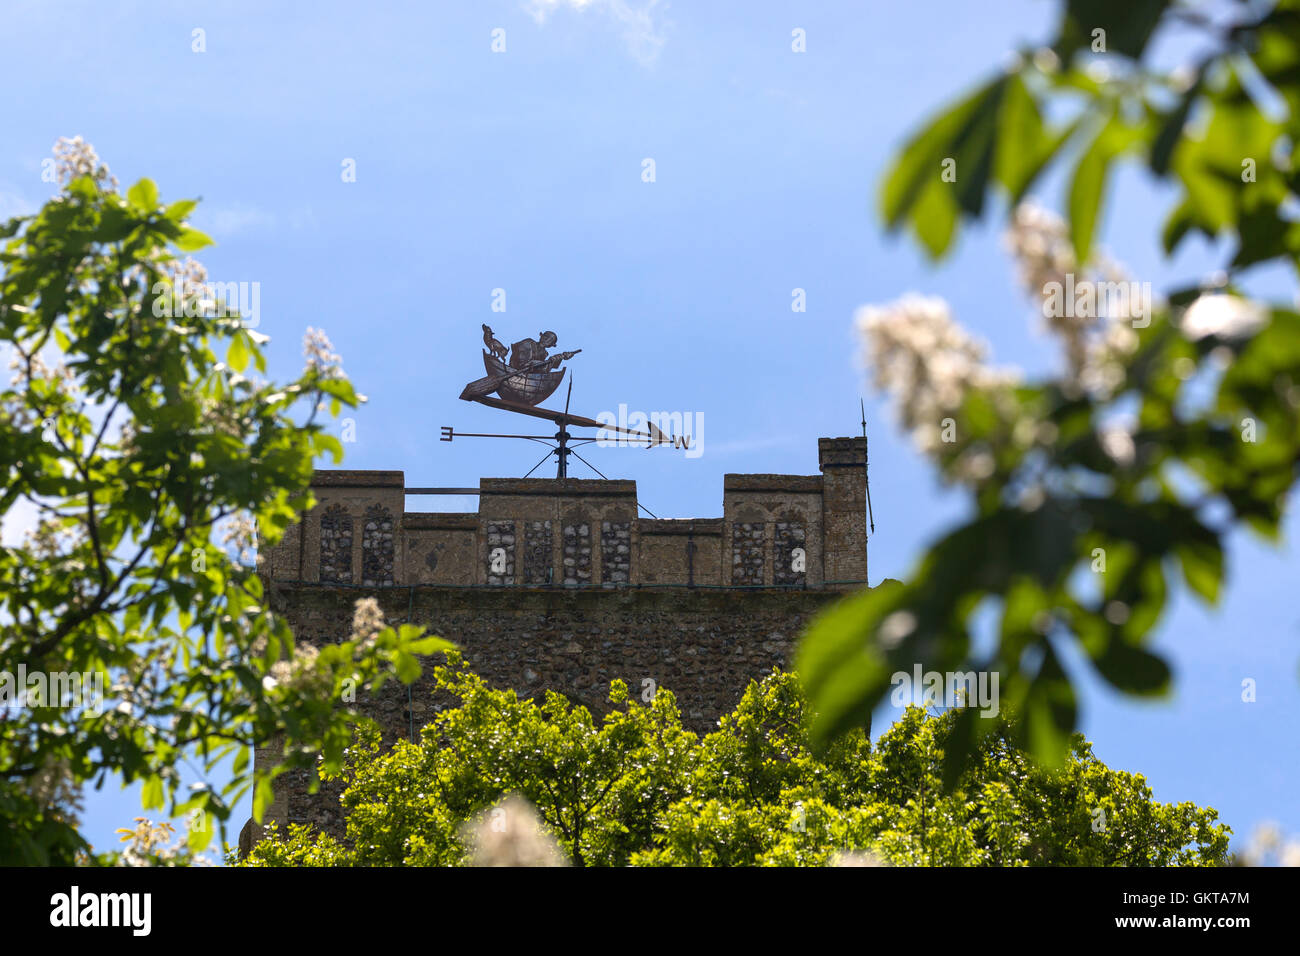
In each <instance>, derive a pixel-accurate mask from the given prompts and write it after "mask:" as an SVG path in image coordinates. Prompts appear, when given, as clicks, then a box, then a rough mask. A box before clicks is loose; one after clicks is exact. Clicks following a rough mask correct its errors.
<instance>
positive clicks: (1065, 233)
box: [1004, 203, 1138, 399]
mask: <svg viewBox="0 0 1300 956" xmlns="http://www.w3.org/2000/svg"><path fill="white" fill-rule="evenodd" d="M1004 241H1005V244H1006V247H1007V248H1008V250H1009V251H1010V252H1011V254H1012V255H1013V256H1014V257H1015V259H1016V267H1017V269H1016V271H1017V273H1018V275H1019V278H1020V283H1021V285H1022V286H1023V287H1024V289H1025V292H1026V293H1027V294H1028V295H1029V296H1030V298H1032V299H1034V300H1035V301H1036V302H1037V303H1038V304H1039V306H1040V308H1041V311H1042V315H1043V318H1044V319H1045V320H1046V324H1047V329H1048V331H1049V332H1051V333H1052V334H1053V335H1055V336H1056V337H1057V338H1058V339H1060V341H1061V345H1062V348H1063V349H1064V352H1065V374H1064V377H1063V378H1062V381H1061V387H1062V389H1063V390H1064V391H1065V392H1066V393H1067V394H1074V395H1082V394H1087V395H1091V396H1093V397H1095V398H1101V399H1106V398H1109V397H1111V396H1112V395H1114V394H1115V392H1116V391H1117V390H1118V389H1119V387H1120V386H1121V385H1122V384H1123V383H1124V368H1125V364H1126V361H1127V359H1128V357H1129V356H1131V355H1132V354H1133V353H1134V352H1135V351H1137V344H1138V337H1137V333H1136V332H1134V330H1133V322H1132V320H1133V319H1134V318H1137V317H1138V315H1137V310H1135V309H1134V306H1135V305H1137V303H1136V302H1134V301H1133V300H1134V297H1133V296H1131V295H1118V296H1107V295H1104V294H1102V292H1101V291H1099V290H1106V289H1119V290H1127V289H1131V288H1132V286H1133V283H1132V281H1131V279H1130V278H1129V276H1128V274H1127V273H1126V272H1125V271H1124V269H1123V267H1122V266H1120V265H1119V264H1118V263H1116V262H1114V261H1113V260H1111V259H1109V258H1108V257H1106V256H1105V255H1104V254H1103V253H1098V254H1097V255H1096V257H1095V261H1094V262H1091V263H1084V264H1083V265H1082V266H1081V265H1080V264H1079V263H1078V262H1077V261H1076V260H1075V256H1074V244H1073V243H1072V242H1071V240H1070V233H1069V228H1068V227H1067V225H1066V223H1065V220H1063V219H1062V218H1061V217H1060V216H1057V215H1056V214H1055V213H1052V212H1050V211H1048V210H1046V209H1044V208H1043V207H1041V206H1038V205H1036V204H1034V203H1021V204H1020V205H1019V206H1017V207H1016V209H1015V212H1014V213H1013V214H1012V217H1011V226H1010V228H1008V230H1007V232H1006V235H1005V237H1004ZM1089 284H1091V286H1092V290H1091V291H1092V293H1093V295H1092V301H1093V303H1094V306H1095V307H1094V308H1092V309H1083V310H1076V309H1073V308H1070V309H1062V308H1056V307H1054V303H1053V301H1052V297H1053V293H1054V290H1055V292H1056V293H1057V294H1059V290H1061V289H1063V288H1077V289H1082V288H1085V287H1086V286H1088V285H1089ZM1105 304H1109V305H1111V306H1114V308H1112V309H1110V311H1109V312H1107V313H1106V314H1102V306H1103V305H1105Z"/></svg>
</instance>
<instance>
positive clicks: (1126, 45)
mask: <svg viewBox="0 0 1300 956" xmlns="http://www.w3.org/2000/svg"><path fill="white" fill-rule="evenodd" d="M1167 6H1169V0H1068V2H1067V3H1066V4H1065V10H1064V15H1063V17H1062V20H1061V27H1060V38H1059V39H1058V40H1057V42H1056V44H1055V46H1056V51H1057V53H1059V54H1060V55H1061V58H1062V59H1068V58H1069V57H1070V56H1072V55H1073V54H1074V53H1075V52H1077V51H1079V50H1087V51H1092V50H1093V49H1094V42H1096V40H1098V39H1100V40H1101V41H1103V42H1104V43H1105V47H1104V49H1099V50H1097V52H1100V53H1108V54H1109V53H1120V54H1123V55H1124V56H1127V57H1132V58H1133V59H1139V58H1140V57H1141V56H1142V54H1143V52H1144V51H1145V50H1146V47H1147V43H1148V42H1149V41H1150V39H1151V35H1152V33H1154V32H1155V29H1156V26H1157V25H1158V24H1159V23H1160V18H1161V16H1162V15H1163V14H1164V12H1165V7H1167ZM1097 30H1101V31H1103V34H1102V35H1101V36H1100V37H1098V35H1097V34H1096V32H1095V31H1097Z"/></svg>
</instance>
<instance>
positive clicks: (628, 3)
mask: <svg viewBox="0 0 1300 956" xmlns="http://www.w3.org/2000/svg"><path fill="white" fill-rule="evenodd" d="M659 6H660V0H640V2H636V0H528V2H527V3H526V4H525V8H526V9H527V10H528V12H529V13H531V14H532V16H533V19H534V20H536V21H537V22H538V23H539V24H540V23H545V22H546V20H547V18H548V17H549V16H550V15H551V14H552V13H554V12H555V11H556V10H558V9H560V8H568V9H570V10H574V11H577V12H582V11H584V10H600V11H601V12H602V13H604V15H605V16H607V17H609V18H610V19H611V20H613V21H614V23H615V25H616V26H617V27H619V28H620V29H621V30H622V32H623V40H624V42H625V43H626V44H627V49H628V52H629V53H631V54H632V56H633V57H635V58H636V59H637V60H639V61H641V62H642V63H651V62H653V61H654V60H655V58H656V57H658V56H659V51H660V49H662V47H663V45H664V40H665V36H664V34H665V32H666V30H667V26H668V24H667V22H666V21H665V20H664V19H663V16H662V13H661V12H660V11H658V10H657V9H656V8H657V7H659Z"/></svg>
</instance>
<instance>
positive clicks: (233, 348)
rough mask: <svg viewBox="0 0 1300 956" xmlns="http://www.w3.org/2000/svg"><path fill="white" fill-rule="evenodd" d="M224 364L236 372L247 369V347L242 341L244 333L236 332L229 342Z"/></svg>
mask: <svg viewBox="0 0 1300 956" xmlns="http://www.w3.org/2000/svg"><path fill="white" fill-rule="evenodd" d="M226 364H227V365H229V366H230V367H231V368H233V369H234V370H235V371H236V372H242V371H243V370H244V369H246V368H248V347H247V345H246V343H245V341H244V333H242V332H236V333H235V335H234V337H233V338H232V339H231V340H230V348H229V349H228V350H227V352H226Z"/></svg>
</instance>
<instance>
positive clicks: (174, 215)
mask: <svg viewBox="0 0 1300 956" xmlns="http://www.w3.org/2000/svg"><path fill="white" fill-rule="evenodd" d="M197 205H198V202H196V201H195V200H193V199H179V200H177V201H176V202H174V203H172V204H171V205H170V206H168V207H167V208H166V210H164V211H163V216H164V218H166V219H170V220H171V221H172V222H184V221H185V219H186V218H187V217H188V216H189V214H190V213H192V212H193V211H194V207H195V206H197Z"/></svg>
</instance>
